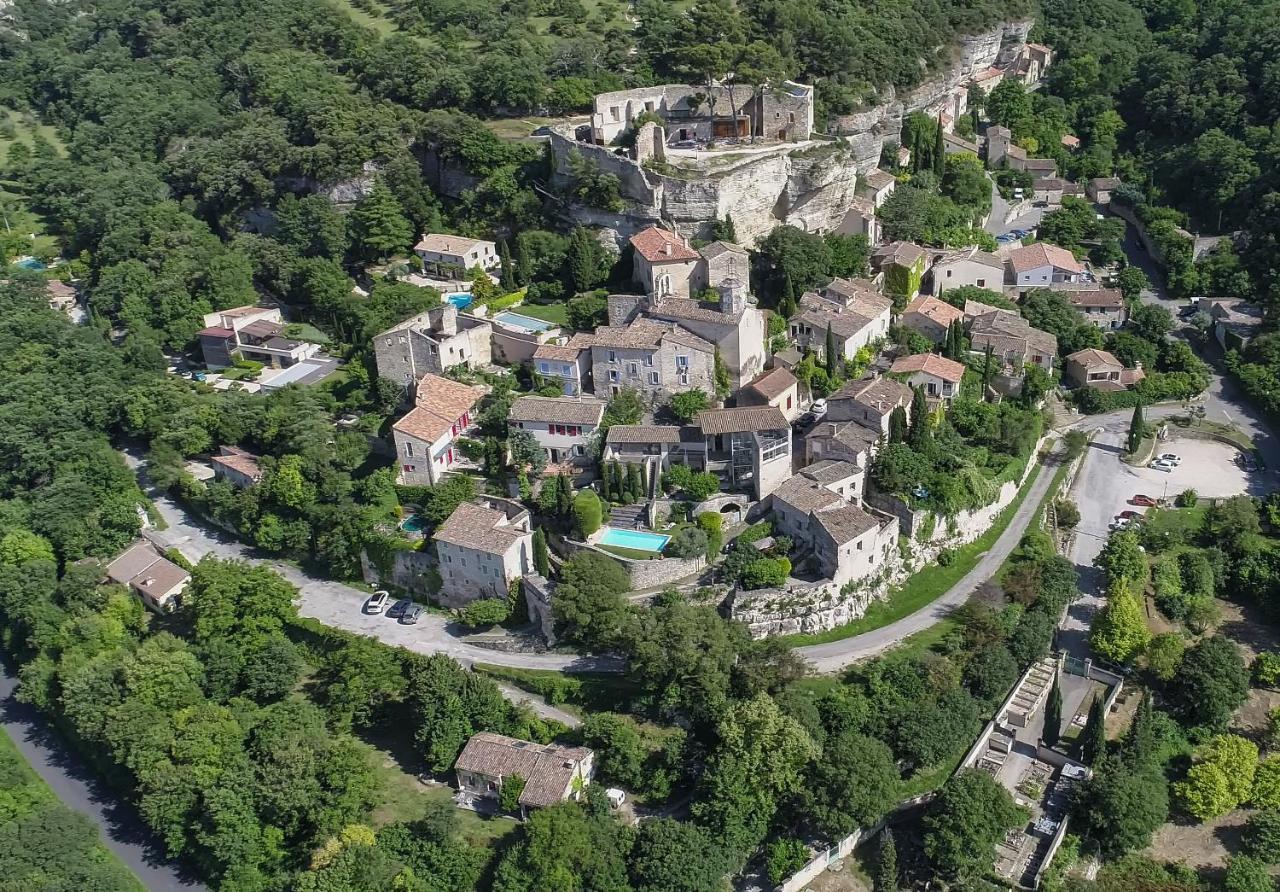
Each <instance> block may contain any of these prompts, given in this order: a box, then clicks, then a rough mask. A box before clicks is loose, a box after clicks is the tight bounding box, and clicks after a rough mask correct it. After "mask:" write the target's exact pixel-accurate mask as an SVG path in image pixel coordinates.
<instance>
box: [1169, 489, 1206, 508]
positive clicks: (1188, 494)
mask: <svg viewBox="0 0 1280 892" xmlns="http://www.w3.org/2000/svg"><path fill="white" fill-rule="evenodd" d="M1199 501H1200V496H1199V494H1198V493H1197V492H1196V491H1195V490H1194V489H1184V490H1183V491H1182V492H1180V493H1178V495H1177V496H1176V497H1175V498H1174V500H1173V504H1174V505H1176V506H1177V507H1179V508H1194V507H1195V506H1196V503H1197V502H1199Z"/></svg>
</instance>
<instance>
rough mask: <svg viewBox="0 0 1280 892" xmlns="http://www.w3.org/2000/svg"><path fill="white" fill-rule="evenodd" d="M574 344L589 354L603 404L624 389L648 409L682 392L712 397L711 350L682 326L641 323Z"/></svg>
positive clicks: (585, 337)
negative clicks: (642, 400) (648, 405)
mask: <svg viewBox="0 0 1280 892" xmlns="http://www.w3.org/2000/svg"><path fill="white" fill-rule="evenodd" d="M574 340H575V341H576V342H577V343H580V344H583V345H586V346H588V347H589V348H590V350H591V375H592V379H593V380H594V382H595V392H596V395H597V396H599V397H601V398H602V399H605V398H608V396H610V395H612V394H616V393H621V392H622V391H623V390H624V389H628V388H629V389H632V390H636V391H639V392H640V394H641V395H642V396H643V397H644V398H645V399H646V400H647V401H649V402H651V403H665V402H667V401H669V400H670V399H671V397H672V395H674V394H677V393H681V392H683V391H686V390H702V391H704V392H706V393H714V392H715V389H716V388H715V352H716V348H715V345H714V344H712V343H710V342H709V341H707V340H705V339H704V338H700V337H698V336H697V335H695V334H694V333H693V332H691V331H689V330H688V329H687V328H684V327H683V326H680V325H673V324H671V323H664V322H658V321H656V320H653V319H644V318H640V319H634V320H632V321H631V322H630V323H628V324H626V325H620V326H616V325H605V326H601V327H600V328H597V329H596V330H595V333H594V334H590V335H579V336H576V337H575V338H574Z"/></svg>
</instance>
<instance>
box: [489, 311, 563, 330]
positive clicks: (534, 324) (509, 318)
mask: <svg viewBox="0 0 1280 892" xmlns="http://www.w3.org/2000/svg"><path fill="white" fill-rule="evenodd" d="M493 321H494V322H501V323H502V324H503V325H506V326H509V327H511V328H519V329H522V330H524V331H530V332H536V331H546V330H547V329H548V328H555V325H554V324H552V323H550V322H545V321H543V320H542V319H534V318H533V317H532V316H523V315H521V314H520V313H499V314H498V315H496V316H494V317H493Z"/></svg>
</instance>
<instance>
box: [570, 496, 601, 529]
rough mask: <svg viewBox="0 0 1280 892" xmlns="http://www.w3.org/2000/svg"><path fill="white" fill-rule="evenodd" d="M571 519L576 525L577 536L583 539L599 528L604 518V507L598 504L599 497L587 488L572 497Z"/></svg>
mask: <svg viewBox="0 0 1280 892" xmlns="http://www.w3.org/2000/svg"><path fill="white" fill-rule="evenodd" d="M573 519H574V523H575V524H576V526H577V530H578V536H579V538H581V539H582V540H583V541H585V540H586V538H587V537H588V536H590V535H591V534H592V533H594V532H595V531H596V530H598V529H600V524H601V523H602V522H603V519H604V509H603V508H602V507H601V505H600V497H599V496H597V495H596V494H595V493H594V492H592V491H591V490H589V489H584V490H582V491H581V492H579V493H578V494H577V495H576V496H574V498H573Z"/></svg>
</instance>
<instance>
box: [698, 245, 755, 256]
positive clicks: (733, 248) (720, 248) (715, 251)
mask: <svg viewBox="0 0 1280 892" xmlns="http://www.w3.org/2000/svg"><path fill="white" fill-rule="evenodd" d="M698 253H699V254H701V255H702V257H703V258H704V259H706V260H715V259H716V258H717V257H720V256H721V255H724V254H740V255H742V256H743V257H746V256H747V249H746V248H744V247H742V245H735V244H734V243H733V242H712V243H711V244H709V245H703V246H702V248H701V249H700V250H699V251H698Z"/></svg>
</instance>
